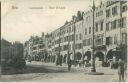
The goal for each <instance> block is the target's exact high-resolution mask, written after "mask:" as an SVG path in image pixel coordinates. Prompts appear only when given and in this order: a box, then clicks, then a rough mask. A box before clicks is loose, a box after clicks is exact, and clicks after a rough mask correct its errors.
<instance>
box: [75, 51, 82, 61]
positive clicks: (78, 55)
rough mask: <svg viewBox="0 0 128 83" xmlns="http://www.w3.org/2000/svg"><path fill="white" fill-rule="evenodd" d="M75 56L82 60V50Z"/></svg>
mask: <svg viewBox="0 0 128 83" xmlns="http://www.w3.org/2000/svg"><path fill="white" fill-rule="evenodd" d="M75 57H76V60H81V58H82V54H81V53H80V52H77V53H76V54H75Z"/></svg>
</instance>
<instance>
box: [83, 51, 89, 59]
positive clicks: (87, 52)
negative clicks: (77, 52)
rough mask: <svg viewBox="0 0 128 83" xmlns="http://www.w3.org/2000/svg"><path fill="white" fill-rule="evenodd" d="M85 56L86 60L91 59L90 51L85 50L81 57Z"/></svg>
mask: <svg viewBox="0 0 128 83" xmlns="http://www.w3.org/2000/svg"><path fill="white" fill-rule="evenodd" d="M86 56H87V60H88V61H90V60H91V51H86V52H85V54H84V56H83V59H84V58H85V57H86Z"/></svg>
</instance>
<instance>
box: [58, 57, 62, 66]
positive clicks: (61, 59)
mask: <svg viewBox="0 0 128 83" xmlns="http://www.w3.org/2000/svg"><path fill="white" fill-rule="evenodd" d="M59 60H60V61H59V62H60V66H62V60H63V56H62V55H60V59H59Z"/></svg>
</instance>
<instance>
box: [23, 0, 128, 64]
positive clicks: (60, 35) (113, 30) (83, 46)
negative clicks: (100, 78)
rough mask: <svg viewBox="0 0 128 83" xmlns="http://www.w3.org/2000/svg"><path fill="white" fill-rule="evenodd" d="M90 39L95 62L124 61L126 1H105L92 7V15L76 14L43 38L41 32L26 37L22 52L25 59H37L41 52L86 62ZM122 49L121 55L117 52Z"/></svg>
mask: <svg viewBox="0 0 128 83" xmlns="http://www.w3.org/2000/svg"><path fill="white" fill-rule="evenodd" d="M93 14H94V17H93ZM93 22H94V29H93ZM93 32H94V37H93ZM35 38H37V39H36V41H34V39H35ZM93 38H94V39H93ZM93 40H94V54H95V56H96V57H98V60H99V61H102V62H107V61H108V59H112V58H113V56H116V57H117V58H126V54H127V1H113V0H108V1H106V2H104V3H102V2H101V3H100V5H98V6H97V7H95V9H94V12H93V10H89V11H85V12H81V11H78V12H77V15H76V16H75V15H74V16H72V20H70V21H66V22H65V24H64V25H62V26H61V27H60V28H58V29H56V30H54V31H52V32H51V33H49V34H46V35H44V33H43V36H42V37H39V38H38V37H34V38H30V40H29V41H27V42H26V43H25V50H26V51H25V52H26V53H27V54H28V55H29V56H36V55H37V56H38V55H39V54H40V53H41V52H43V53H44V55H45V54H46V53H48V55H51V56H54V55H62V56H67V55H68V54H69V53H73V55H74V60H83V59H87V60H88V61H90V60H91V56H92V48H93V47H92V45H93ZM35 42H38V43H35ZM40 46H41V47H42V48H40ZM38 48H39V49H38ZM122 48H124V49H123V52H121V51H122V50H120V49H122ZM35 52H37V53H36V54H34V53H35Z"/></svg>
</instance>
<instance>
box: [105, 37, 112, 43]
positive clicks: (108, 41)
mask: <svg viewBox="0 0 128 83" xmlns="http://www.w3.org/2000/svg"><path fill="white" fill-rule="evenodd" d="M110 44H112V37H106V45H110Z"/></svg>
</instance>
